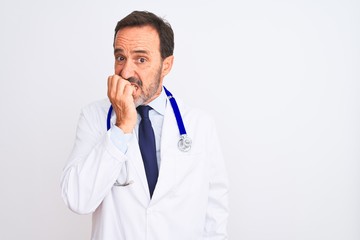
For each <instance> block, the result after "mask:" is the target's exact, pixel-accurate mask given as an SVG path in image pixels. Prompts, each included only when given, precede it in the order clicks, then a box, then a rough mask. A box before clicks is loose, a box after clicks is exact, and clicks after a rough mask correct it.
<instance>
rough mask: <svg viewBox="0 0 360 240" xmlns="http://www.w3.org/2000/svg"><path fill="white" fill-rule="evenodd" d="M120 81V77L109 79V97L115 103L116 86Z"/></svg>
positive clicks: (115, 76)
mask: <svg viewBox="0 0 360 240" xmlns="http://www.w3.org/2000/svg"><path fill="white" fill-rule="evenodd" d="M118 81H119V76H117V75H113V76H110V77H109V78H108V97H109V99H110V101H113V100H114V98H115V96H116V86H117V82H118Z"/></svg>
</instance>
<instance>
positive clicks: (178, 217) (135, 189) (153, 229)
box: [61, 100, 228, 240]
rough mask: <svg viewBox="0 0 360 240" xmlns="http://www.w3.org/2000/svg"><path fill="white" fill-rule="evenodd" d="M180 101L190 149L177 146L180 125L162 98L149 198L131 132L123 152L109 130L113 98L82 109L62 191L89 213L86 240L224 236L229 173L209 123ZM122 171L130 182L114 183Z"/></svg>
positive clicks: (178, 239)
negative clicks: (156, 171)
mask: <svg viewBox="0 0 360 240" xmlns="http://www.w3.org/2000/svg"><path fill="white" fill-rule="evenodd" d="M167 101H168V100H167ZM178 104H179V108H180V112H181V115H182V118H183V121H184V125H185V128H186V131H187V133H188V136H190V138H191V139H192V148H191V150H190V151H189V152H182V151H180V150H179V148H178V146H177V144H178V141H179V130H178V127H177V122H176V119H175V116H174V113H173V110H172V107H171V104H170V102H167V104H166V112H165V115H164V122H163V128H162V135H161V153H160V154H161V164H160V167H159V177H158V181H157V185H156V188H155V191H154V194H153V196H152V198H151V199H150V194H149V190H148V184H147V180H146V175H145V170H144V165H143V161H142V158H141V153H140V149H139V145H138V140H137V136H136V134H135V131H134V132H133V134H132V137H131V139H130V141H129V143H128V148H127V151H126V153H125V154H124V153H122V152H121V151H120V150H119V149H118V148H117V147H116V146H115V145H114V144H113V143H112V141H111V139H110V133H111V131H106V117H107V111H108V109H109V106H110V102H109V101H108V100H102V101H98V102H95V103H92V104H90V105H88V106H86V107H85V108H83V110H82V112H81V115H80V119H79V123H78V128H77V133H76V140H75V144H74V148H73V151H72V153H71V155H70V157H69V160H68V163H67V165H66V166H65V168H64V170H63V174H62V178H61V189H62V197H63V199H64V201H65V203H66V205H67V206H68V207H69V208H70V209H71V210H72V211H74V212H76V213H78V214H89V213H92V234H91V240H125V239H127V240H145V239H146V240H200V239H211V240H218V239H228V238H227V230H226V227H227V218H228V179H227V175H226V168H225V163H224V160H223V157H222V153H221V149H220V144H219V142H218V137H217V133H216V129H215V125H214V121H213V120H212V119H211V118H210V117H209V116H208V115H207V114H205V113H203V112H201V111H199V110H195V109H190V108H186V107H185V106H184V105H183V104H181V103H179V101H178ZM114 121H115V117H114V116H113V117H112V122H114ZM127 177H128V180H129V181H130V182H131V184H129V185H127V186H115V185H114V183H115V182H116V181H118V182H119V183H124V182H125V181H126V179H127Z"/></svg>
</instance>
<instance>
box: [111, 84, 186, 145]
mask: <svg viewBox="0 0 360 240" xmlns="http://www.w3.org/2000/svg"><path fill="white" fill-rule="evenodd" d="M164 90H165V93H166V96H167V97H168V99H169V101H170V104H171V107H172V109H173V111H174V115H175V118H176V122H177V125H178V129H179V133H180V139H179V142H178V148H179V150H180V151H183V152H188V151H189V150H190V149H191V144H192V141H191V138H189V137H188V136H187V134H186V130H185V126H184V122H183V120H182V117H181V114H180V110H179V107H178V105H177V103H176V100H175V98H174V97H173V95H172V94H171V93H170V92H169V91H168V90H167V89H166V88H165V87H164ZM112 111H113V107H112V106H110V108H109V111H108V114H107V121H106V124H107V130H109V129H110V127H111V122H110V120H111V114H112Z"/></svg>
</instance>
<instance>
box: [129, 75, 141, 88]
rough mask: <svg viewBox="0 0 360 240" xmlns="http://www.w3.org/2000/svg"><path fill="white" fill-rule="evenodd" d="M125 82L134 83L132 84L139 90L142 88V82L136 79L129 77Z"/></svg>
mask: <svg viewBox="0 0 360 240" xmlns="http://www.w3.org/2000/svg"><path fill="white" fill-rule="evenodd" d="M126 80H127V81H129V82H130V83H134V84H136V85H138V86H139V87H140V88H141V87H142V86H143V82H142V81H141V80H140V79H138V78H136V77H129V78H128V79H126Z"/></svg>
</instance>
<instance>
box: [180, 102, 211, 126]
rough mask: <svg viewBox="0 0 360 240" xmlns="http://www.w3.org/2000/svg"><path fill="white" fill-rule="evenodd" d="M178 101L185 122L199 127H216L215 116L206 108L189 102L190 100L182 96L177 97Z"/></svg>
mask: <svg viewBox="0 0 360 240" xmlns="http://www.w3.org/2000/svg"><path fill="white" fill-rule="evenodd" d="M176 102H177V104H178V106H179V110H180V114H181V116H182V118H183V120H184V122H187V123H188V124H191V125H195V126H198V127H200V126H203V127H206V128H208V127H214V125H215V121H214V117H213V116H212V115H211V113H209V112H208V111H206V110H205V109H204V108H201V107H198V106H194V105H192V104H191V103H189V101H186V100H184V99H182V98H180V97H179V98H178V97H176Z"/></svg>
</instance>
